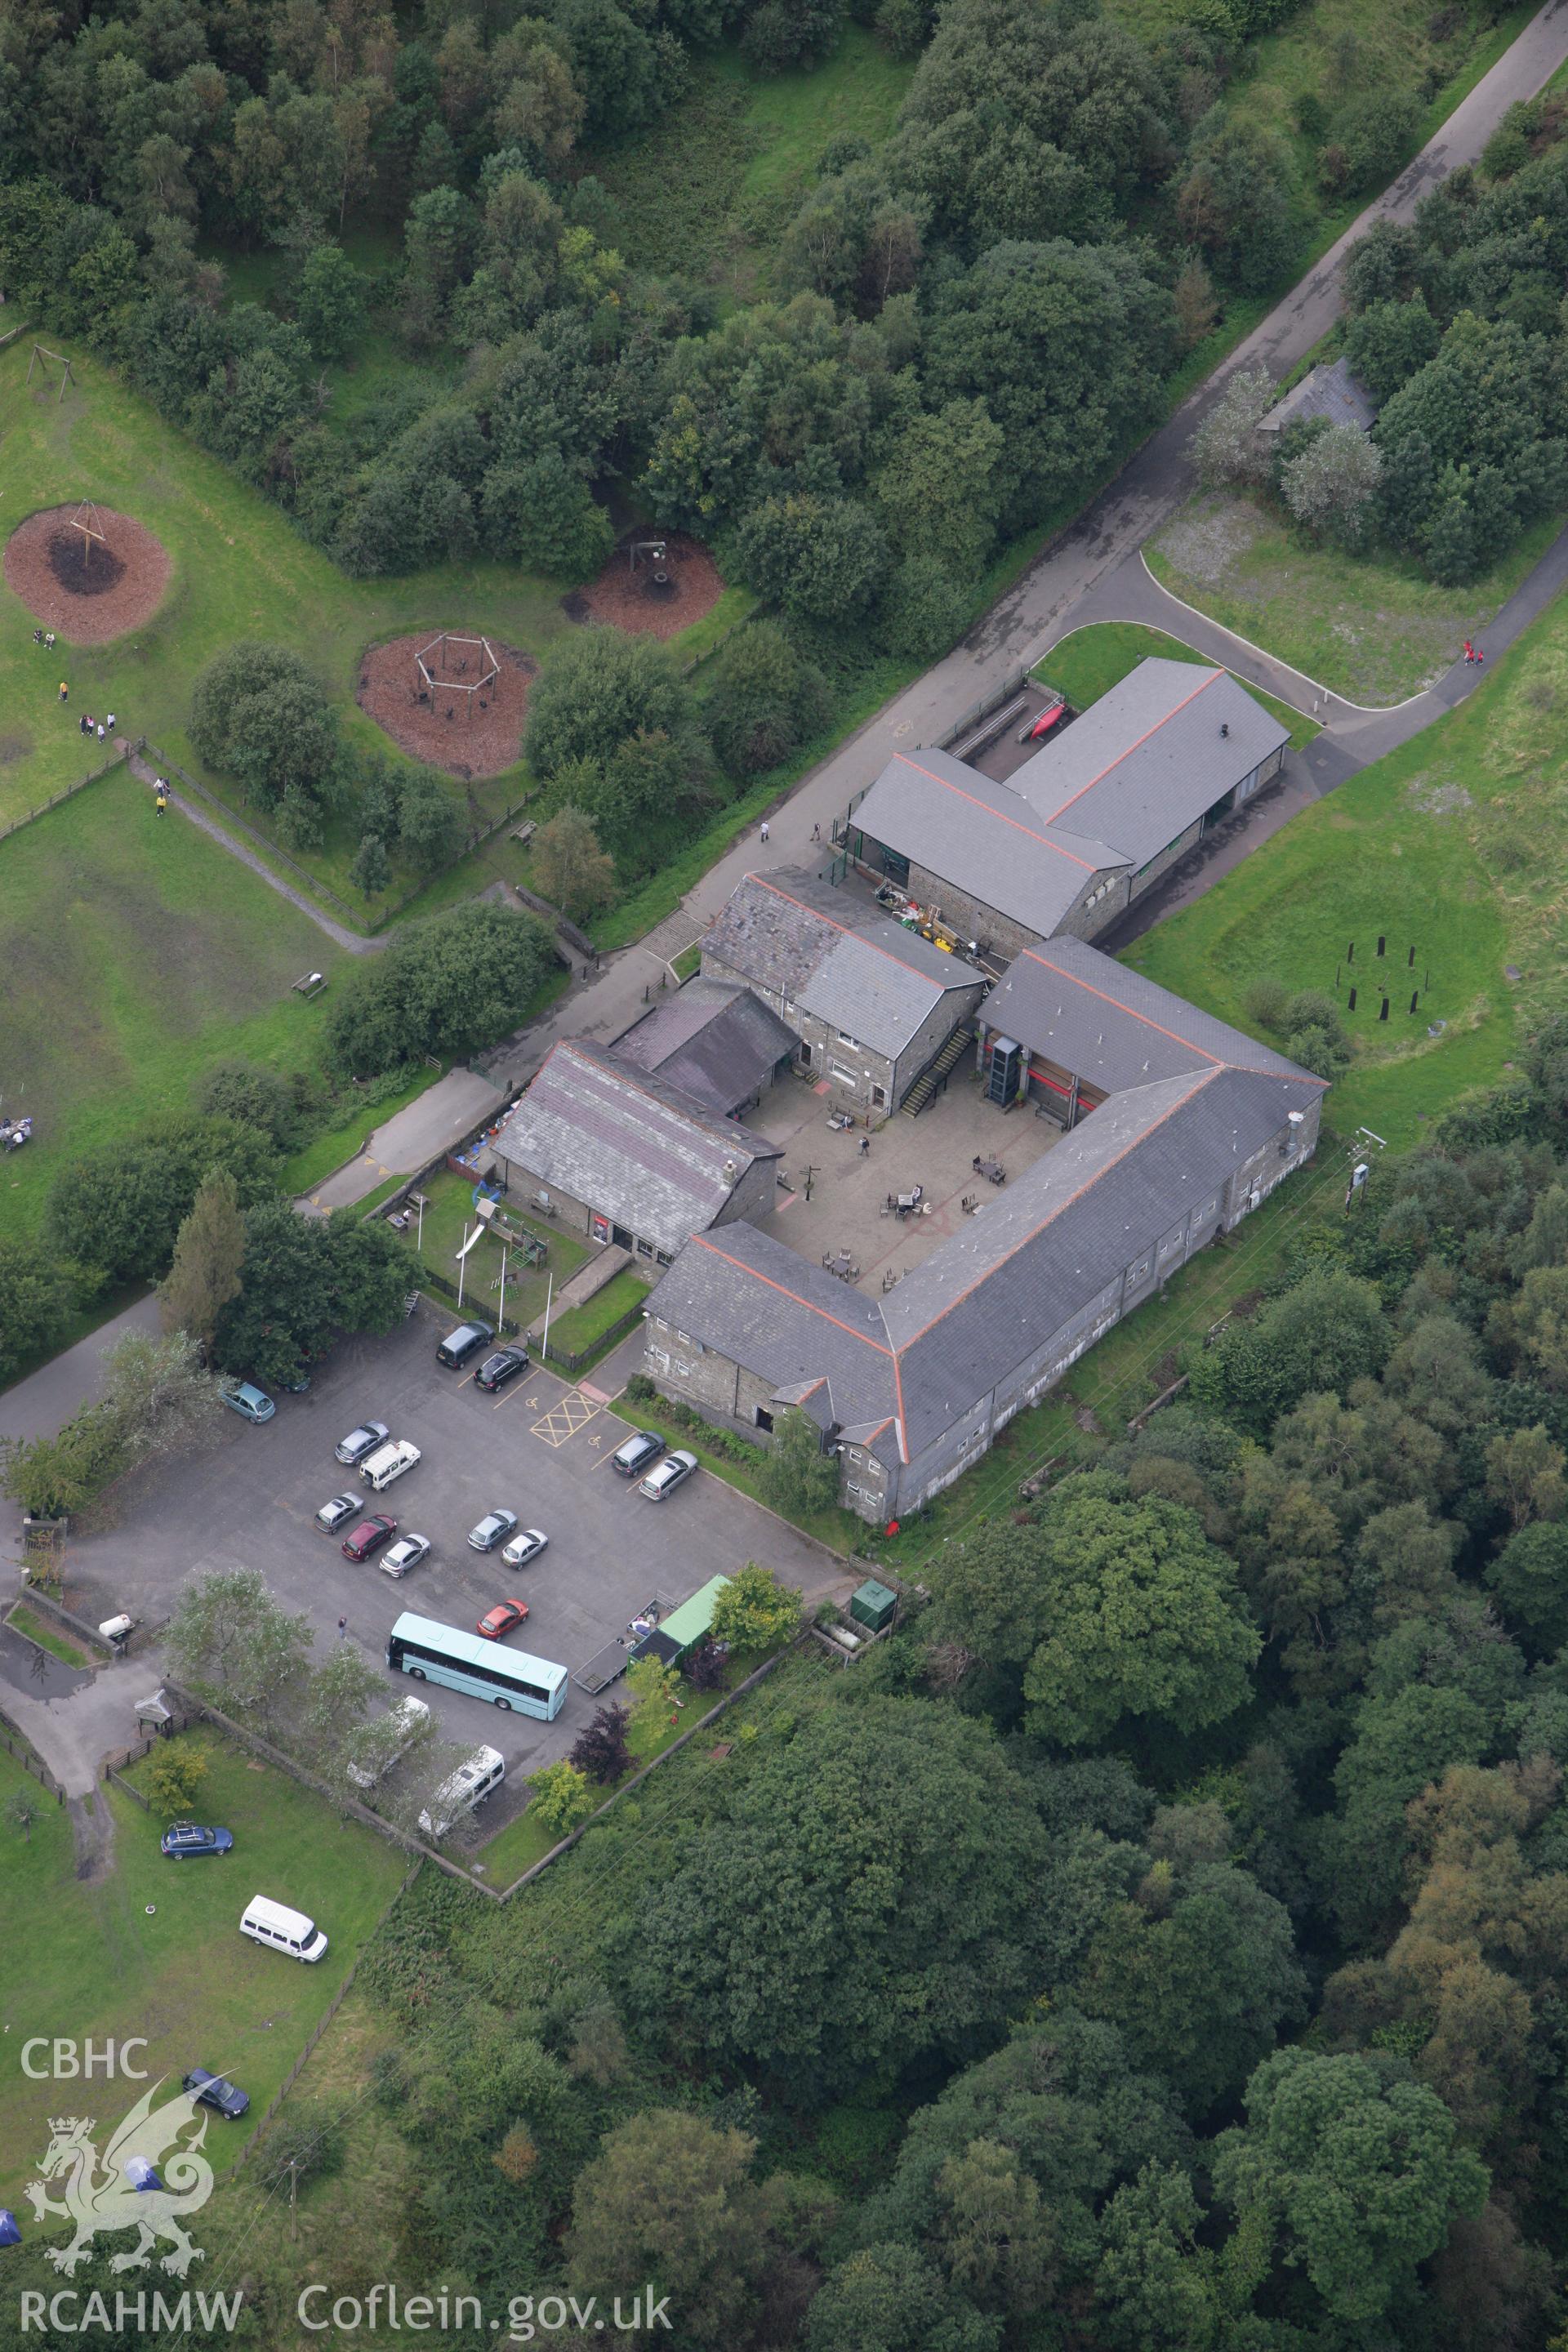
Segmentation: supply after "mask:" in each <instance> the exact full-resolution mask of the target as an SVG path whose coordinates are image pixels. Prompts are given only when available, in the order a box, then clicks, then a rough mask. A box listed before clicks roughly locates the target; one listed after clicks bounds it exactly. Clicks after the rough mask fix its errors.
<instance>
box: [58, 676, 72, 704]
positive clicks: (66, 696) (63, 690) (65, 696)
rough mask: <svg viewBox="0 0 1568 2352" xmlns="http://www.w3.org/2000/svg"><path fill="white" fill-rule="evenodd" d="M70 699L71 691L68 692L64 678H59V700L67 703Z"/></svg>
mask: <svg viewBox="0 0 1568 2352" xmlns="http://www.w3.org/2000/svg"><path fill="white" fill-rule="evenodd" d="M70 698H71V690H70V688H69V687H68V685H67V684H66V682H65V680H64V678H63V677H62V678H61V680H60V700H61V701H62V702H68V701H69V700H70Z"/></svg>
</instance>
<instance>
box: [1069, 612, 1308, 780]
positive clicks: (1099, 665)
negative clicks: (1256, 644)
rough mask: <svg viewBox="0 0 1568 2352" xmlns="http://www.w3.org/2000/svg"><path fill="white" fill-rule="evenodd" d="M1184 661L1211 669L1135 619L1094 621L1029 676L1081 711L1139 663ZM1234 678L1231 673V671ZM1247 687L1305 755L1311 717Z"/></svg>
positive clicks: (1178, 643)
mask: <svg viewBox="0 0 1568 2352" xmlns="http://www.w3.org/2000/svg"><path fill="white" fill-rule="evenodd" d="M1154 659H1159V660H1163V661H1184V662H1197V663H1201V664H1202V666H1203V667H1204V668H1205V669H1207V668H1209V667H1211V664H1210V663H1209V661H1208V658H1207V656H1205V655H1204V654H1198V653H1194V651H1193V648H1192V647H1191V646H1185V645H1184V644H1183V643H1182V641H1181V639H1180V638H1179V637H1168V636H1166V635H1165V634H1164V632H1163V630H1161V629H1145V628H1143V627H1142V625H1141V624H1140V623H1138V622H1136V621H1097V622H1095V623H1094V624H1093V625H1091V626H1090V627H1089V628H1087V629H1075V630H1074V631H1073V632H1072V635H1070V636H1067V637H1064V638H1063V639H1062V641H1061V643H1060V645H1059V646H1052V647H1051V650H1050V652H1049V653H1048V654H1047V656H1046V657H1045V660H1044V661H1042V662H1037V663H1036V665H1035V670H1034V675H1035V677H1037V678H1041V679H1043V680H1044V681H1045V683H1046V684H1047V686H1054V687H1057V688H1059V689H1060V691H1061V692H1062V693H1063V694H1065V695H1066V696H1067V698H1068V701H1069V702H1071V703H1074V704H1076V706H1077V708H1078V709H1079V710H1087V709H1089V704H1090V703H1091V702H1098V701H1099V700H1100V696H1101V695H1102V694H1109V693H1110V689H1111V688H1112V687H1113V686H1120V685H1121V680H1122V679H1123V678H1124V677H1126V676H1127V674H1128V672H1129V671H1130V670H1134V669H1136V668H1137V667H1138V665H1139V663H1140V662H1141V661H1151V660H1154ZM1233 674H1234V673H1233ZM1238 683H1239V684H1241V685H1242V686H1244V687H1246V688H1247V693H1248V694H1250V695H1251V697H1252V698H1253V700H1254V701H1255V702H1260V703H1262V705H1263V707H1264V709H1265V710H1271V711H1272V712H1273V713H1274V716H1275V718H1276V719H1278V720H1279V724H1280V726H1281V727H1289V730H1290V748H1291V750H1292V751H1305V749H1306V747H1307V745H1308V744H1309V743H1310V741H1311V740H1312V738H1313V736H1314V735H1317V734H1319V733H1321V729H1320V728H1319V727H1318V725H1317V724H1316V722H1315V721H1314V720H1313V719H1307V718H1304V717H1303V716H1302V714H1301V712H1300V711H1299V710H1292V709H1291V708H1290V705H1289V703H1288V702H1281V701H1280V700H1279V697H1278V696H1277V695H1272V694H1265V693H1264V691H1263V689H1262V688H1261V687H1258V686H1252V685H1250V684H1248V682H1247V679H1246V678H1242V679H1240V680H1239V681H1238Z"/></svg>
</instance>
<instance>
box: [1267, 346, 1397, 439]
mask: <svg viewBox="0 0 1568 2352" xmlns="http://www.w3.org/2000/svg"><path fill="white" fill-rule="evenodd" d="M1312 416H1326V417H1327V418H1328V420H1329V422H1330V424H1331V425H1359V426H1360V428H1361V430H1362V431H1363V433H1369V432H1370V431H1371V430H1372V427H1373V424H1374V423H1375V421H1376V418H1377V403H1376V402H1375V401H1374V400H1373V396H1372V394H1371V393H1370V392H1368V390H1367V388H1366V386H1365V385H1364V384H1363V383H1358V382H1357V380H1356V378H1355V377H1354V376H1353V375H1352V373H1351V363H1350V362H1349V360H1343V359H1341V360H1333V361H1331V362H1329V363H1327V364H1326V365H1321V366H1319V367H1315V368H1310V369H1309V371H1308V373H1306V374H1305V375H1304V376H1303V377H1302V378H1301V381H1300V383H1298V384H1295V385H1293V386H1292V387H1291V389H1290V390H1289V392H1288V393H1287V394H1285V396H1284V398H1283V399H1282V400H1277V401H1276V402H1275V404H1274V405H1273V407H1272V408H1271V409H1270V410H1269V412H1268V415H1267V416H1266V417H1264V419H1263V420H1262V422H1261V424H1260V425H1258V431H1259V432H1260V433H1282V432H1283V431H1284V429H1285V427H1286V425H1300V424H1302V423H1304V422H1305V421H1306V420H1307V418H1309V417H1312Z"/></svg>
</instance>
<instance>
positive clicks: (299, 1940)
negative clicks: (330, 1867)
mask: <svg viewBox="0 0 1568 2352" xmlns="http://www.w3.org/2000/svg"><path fill="white" fill-rule="evenodd" d="M239 1932H240V1934H241V1935H242V1936H248V1937H250V1940H251V1942H252V1943H253V1944H265V1945H266V1946H267V1948H268V1950H269V1951H274V1952H286V1953H287V1954H288V1956H289V1958H290V1959H291V1960H311V1961H314V1960H321V1959H324V1958H326V1953H327V1942H328V1938H327V1935H326V1931H325V1929H324V1928H321V1927H317V1925H316V1923H315V1921H314V1920H313V1919H311V1918H309V1917H308V1916H306V1914H305V1913H304V1912H303V1911H295V1910H293V1909H291V1908H290V1906H289V1905H288V1904H287V1903H275V1902H274V1901H273V1899H272V1897H271V1896H270V1895H252V1896H251V1898H250V1900H249V1902H248V1903H247V1905H246V1906H245V1909H244V1911H243V1912H242V1914H241V1915H240V1922H239Z"/></svg>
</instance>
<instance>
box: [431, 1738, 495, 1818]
mask: <svg viewBox="0 0 1568 2352" xmlns="http://www.w3.org/2000/svg"><path fill="white" fill-rule="evenodd" d="M505 1779H506V1759H505V1757H504V1756H502V1755H501V1753H500V1750H499V1749H498V1748H475V1750H474V1752H473V1754H472V1755H471V1756H469V1757H468V1758H466V1759H464V1761H463V1762H462V1763H461V1764H459V1765H458V1769H457V1770H456V1771H455V1772H454V1773H453V1775H452V1777H451V1779H450V1780H443V1781H442V1783H441V1785H440V1787H439V1788H438V1789H437V1791H436V1793H435V1795H434V1796H433V1797H432V1798H431V1800H430V1802H429V1803H428V1805H426V1808H425V1811H423V1812H422V1813H421V1814H420V1816H419V1826H420V1828H421V1829H422V1830H423V1831H424V1832H425V1834H426V1837H433V1838H444V1837H445V1836H446V1834H447V1831H448V1830H449V1829H450V1828H451V1826H452V1823H453V1822H456V1821H459V1820H461V1818H462V1816H463V1815H464V1814H465V1813H471V1812H472V1811H473V1810H474V1807H475V1806H476V1805H477V1804H478V1803H479V1801H480V1800H481V1798H484V1797H488V1796H489V1793H490V1790H492V1789H499V1788H500V1784H501V1782H502V1781H503V1780H505Z"/></svg>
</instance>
